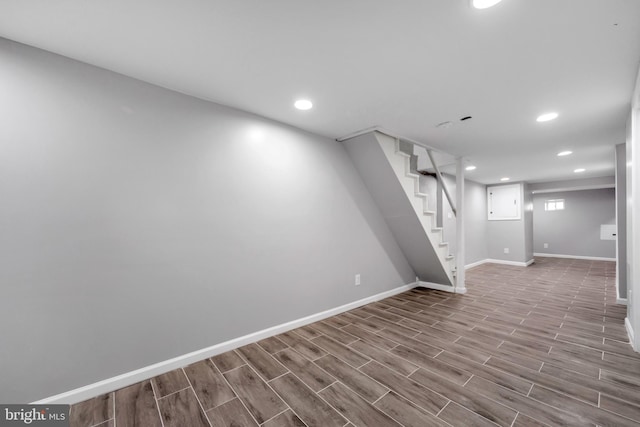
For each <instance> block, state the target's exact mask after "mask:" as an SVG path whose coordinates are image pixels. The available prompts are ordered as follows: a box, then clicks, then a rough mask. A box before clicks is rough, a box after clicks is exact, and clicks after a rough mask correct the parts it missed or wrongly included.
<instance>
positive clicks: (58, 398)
mask: <svg viewBox="0 0 640 427" xmlns="http://www.w3.org/2000/svg"><path fill="white" fill-rule="evenodd" d="M416 286H418V283H417V282H414V283H410V284H408V285H403V286H400V287H397V288H395V289H391V290H389V291H385V292H381V293H379V294H376V295H372V296H370V297H367V298H363V299H360V300H358V301H354V302H350V303H348V304H344V305H341V306H339V307H335V308H332V309H329V310H325V311H322V312H320V313H316V314H312V315H310V316H307V317H303V318H300V319H297V320H292V321H291V322H287V323H283V324H280V325H276V326H273V327H270V328H267V329H263V330H261V331H258V332H254V333H251V334H248V335H245V336H242V337H238V338H235V339H232V340H229V341H225V342H222V343H219V344H215V345H212V346H211V347H207V348H203V349H201V350H196V351H193V352H191V353H187V354H184V355H181V356H178V357H174V358H172V359H169V360H165V361H162V362H158V363H155V364H153V365H149V366H145V367H144V368H140V369H136V370H135V371H131V372H127V373H124V374H121V375H118V376H115V377H112V378H107V379H106V380H102V381H98V382H96V383H93V384H89V385H86V386H84V387H80V388H76V389H74V390H70V391H67V392H64V393H60V394H56V395H55V396H51V397H47V398H45V399H42V400H38V401H37V402H33V403H32V404H33V405H45V404H74V403H78V402H82V401H83V400H87V399H91V398H93V397H96V396H100V395H101V394H105V393H109V392H111V391H114V390H118V389H121V388H123V387H128V386H130V385H133V384H136V383H138V382H140V381H144V380H147V379H149V378H153V377H155V376H157V375H162V374H164V373H167V372H169V371H172V370H174V369H178V368H181V367H183V366H186V365H189V364H191V363H195V362H198V361H200V360H203V359H206V358H209V357H213V356H217V355H218V354H221V353H224V352H227V351H229V350H233V349H235V348H238V347H242V346H243V345H247V344H251V343H254V342H256V341H260V340H262V339H265V338H269V337H271V336H273V335H278V334H281V333H283V332H287V331H290V330H292V329H296V328H299V327H301V326H305V325H308V324H310V323H313V322H317V321H319V320H323V319H326V318H327V317H331V316H335V315H336V314H340V313H344V312H345V311H349V310H352V309H354V308H358V307H360V306H363V305H366V304H369V303H372V302H376V301H379V300H381V299H384V298H388V297H390V296H393V295H397V294H400V293H402V292H405V291H408V290H410V289H413V288H415V287H416Z"/></svg>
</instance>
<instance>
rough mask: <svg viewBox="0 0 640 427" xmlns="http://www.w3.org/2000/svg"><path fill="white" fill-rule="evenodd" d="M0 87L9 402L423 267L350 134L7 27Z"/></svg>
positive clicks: (307, 309) (0, 256) (1, 349)
mask: <svg viewBox="0 0 640 427" xmlns="http://www.w3.org/2000/svg"><path fill="white" fill-rule="evenodd" d="M0 93H2V96H1V97H0V117H2V126H0V200H1V201H2V209H0V236H2V238H1V239H0V283H2V297H1V298H0V336H1V337H2V344H1V345H0V378H1V380H0V382H1V386H0V402H28V401H33V400H36V399H40V398H44V397H47V396H50V395H53V394H56V393H60V392H64V391H67V390H70V389H73V388H76V387H80V386H83V385H87V384H90V383H93V382H95V381H98V380H102V379H105V378H109V377H112V376H115V375H118V374H122V373H124V372H128V371H131V370H134V369H137V368H141V367H144V366H147V365H149V364H152V363H155V362H160V361H163V360H166V359H169V358H172V357H175V356H178V355H182V354H185V353H187V352H191V351H194V350H198V349H201V348H204V347H207V346H211V345H214V344H216V343H220V342H223V341H226V340H229V339H232V338H235V337H239V336H242V335H245V334H247V333H251V332H255V331H258V330H262V329H264V328H267V327H270V326H274V325H277V324H281V323H283V322H287V321H290V320H294V319H298V318H301V317H303V316H307V315H310V314H313V313H317V312H319V311H322V310H326V309H329V308H332V307H336V306H339V305H341V304H345V303H348V302H351V301H355V300H358V299H361V298H364V297H367V296H370V295H374V294H377V293H379V292H383V291H386V290H389V289H392V288H395V287H397V286H400V285H403V284H406V283H410V282H412V281H413V279H414V277H415V275H414V274H413V271H412V269H411V268H410V267H409V265H408V263H407V261H406V259H405V258H404V256H403V255H402V253H401V251H400V250H399V248H398V246H397V244H396V242H395V240H394V239H393V237H392V235H391V234H390V232H389V229H388V228H387V226H386V224H385V222H384V220H383V218H382V217H381V215H380V213H379V211H378V209H377V207H376V205H375V204H374V203H373V201H372V199H371V197H370V195H369V193H368V192H367V190H366V188H365V186H364V184H363V182H362V180H361V179H360V177H359V175H357V173H356V172H355V170H354V168H353V165H352V163H351V162H350V160H349V158H348V156H347V154H346V152H345V150H344V148H343V147H342V145H340V144H339V143H337V142H335V141H332V140H329V139H326V138H321V137H318V136H315V135H312V134H308V133H304V132H301V131H299V130H297V129H294V128H291V127H288V126H284V125H281V124H278V123H275V122H273V121H269V120H266V119H262V118H260V117H256V116H253V115H250V114H247V113H243V112H239V111H235V110H231V109H228V108H225V107H221V106H219V105H215V104H211V103H208V102H204V101H201V100H197V99H194V98H191V97H188V96H184V95H181V94H177V93H174V92H170V91H167V90H164V89H161V88H158V87H155V86H152V85H148V84H145V83H142V82H140V81H136V80H133V79H129V78H126V77H123V76H121V75H117V74H114V73H111V72H108V71H104V70H100V69H97V68H94V67H91V66H88V65H84V64H81V63H78V62H74V61H71V60H68V59H65V58H63V57H60V56H56V55H53V54H50V53H45V52H43V51H39V50H36V49H33V48H29V47H25V46H23V45H19V44H16V43H13V42H9V41H6V40H3V39H0ZM356 273H360V274H361V275H362V285H361V286H359V287H355V286H354V274H356Z"/></svg>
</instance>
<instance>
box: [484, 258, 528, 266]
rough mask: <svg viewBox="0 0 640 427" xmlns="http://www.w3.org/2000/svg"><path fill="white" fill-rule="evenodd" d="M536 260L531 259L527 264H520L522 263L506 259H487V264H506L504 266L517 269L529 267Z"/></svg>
mask: <svg viewBox="0 0 640 427" xmlns="http://www.w3.org/2000/svg"><path fill="white" fill-rule="evenodd" d="M534 261H535V260H533V259H530V260H529V261H527V262H520V261H507V260H504V259H486V260H485V262H490V263H492V264H504V265H514V266H516V267H528V266H530V265H531V264H533V262H534Z"/></svg>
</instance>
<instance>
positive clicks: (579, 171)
mask: <svg viewBox="0 0 640 427" xmlns="http://www.w3.org/2000/svg"><path fill="white" fill-rule="evenodd" d="M585 170H586V169H583V168H579V169H576V170H574V172H575V173H582V172H584V171H585Z"/></svg>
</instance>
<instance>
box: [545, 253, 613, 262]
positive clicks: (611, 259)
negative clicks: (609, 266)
mask: <svg viewBox="0 0 640 427" xmlns="http://www.w3.org/2000/svg"><path fill="white" fill-rule="evenodd" d="M533 255H534V256H541V257H547V258H569V259H588V260H591V261H615V260H616V259H615V258H604V257H597V256H581V255H560V254H543V253H539V252H534V253H533Z"/></svg>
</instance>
